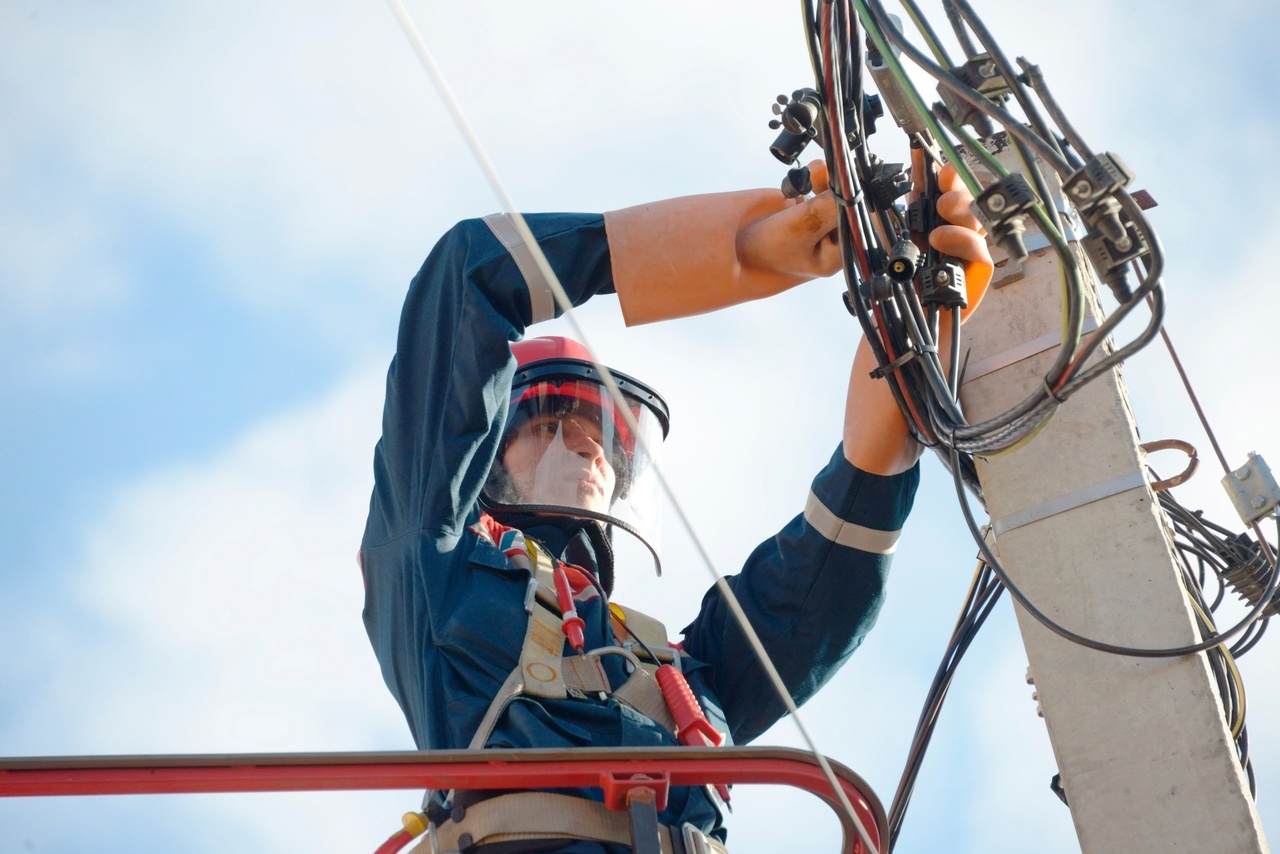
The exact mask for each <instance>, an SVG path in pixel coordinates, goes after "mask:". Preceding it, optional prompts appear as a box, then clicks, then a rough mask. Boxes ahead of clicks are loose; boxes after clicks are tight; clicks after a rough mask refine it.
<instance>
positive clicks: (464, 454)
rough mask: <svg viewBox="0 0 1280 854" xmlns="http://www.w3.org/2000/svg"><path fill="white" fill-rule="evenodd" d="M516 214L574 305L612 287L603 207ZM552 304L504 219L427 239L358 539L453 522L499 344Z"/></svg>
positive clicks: (485, 447) (488, 432) (493, 405)
mask: <svg viewBox="0 0 1280 854" xmlns="http://www.w3.org/2000/svg"><path fill="white" fill-rule="evenodd" d="M526 219H527V220H528V222H529V225H530V228H531V229H532V230H533V233H534V236H535V237H536V238H537V239H538V243H539V245H540V246H541V247H542V249H543V251H544V252H545V253H546V255H547V259H548V260H549V261H550V263H551V267H552V269H553V270H555V272H556V275H557V276H558V277H559V279H560V281H561V283H562V284H563V285H564V287H565V288H566V290H567V291H568V293H569V297H570V299H571V300H572V302H573V303H574V304H575V305H577V304H580V303H582V302H585V301H586V300H587V299H589V298H590V297H591V296H593V295H595V294H597V293H612V292H613V276H612V272H611V269H610V260H609V248H608V243H607V241H606V239H605V231H604V220H603V218H602V217H601V216H599V215H594V214H535V215H530V216H528V217H526ZM490 223H493V224H492V225H491V224H490ZM500 236H501V238H502V239H500ZM504 243H505V244H506V245H504ZM508 246H512V247H513V248H511V249H510V250H509V249H508ZM556 314H558V311H557V310H556V308H555V304H554V301H553V299H552V296H551V291H550V288H549V286H548V285H547V283H546V282H545V281H543V280H542V278H541V276H540V274H539V273H538V272H537V269H536V267H534V265H533V262H532V256H531V255H529V253H528V249H527V247H524V246H522V245H519V237H518V236H517V235H516V234H515V230H514V226H513V225H512V223H511V220H510V219H509V218H507V217H501V216H500V217H486V218H485V219H483V220H479V219H476V220H467V221H464V222H461V223H459V224H458V225H456V226H454V228H453V229H451V230H450V231H449V232H448V233H447V234H445V236H444V237H443V238H441V240H440V242H439V243H437V244H436V246H435V248H434V249H433V250H432V251H431V254H430V255H429V256H428V258H427V260H426V263H424V264H423V266H422V269H421V270H420V271H419V272H418V275H417V276H416V277H415V278H414V279H413V282H412V284H411V285H410V287H409V293H408V296H407V297H406V298H405V304H404V310H403V312H402V314H401V317H400V331H399V335H398V339H397V343H396V355H395V358H394V359H393V360H392V362H391V368H390V370H389V371H388V373H387V394H386V405H385V408H384V410H383V416H382V439H381V440H380V441H379V442H378V446H377V448H376V450H375V452H374V492H373V497H372V500H371V502H370V509H369V521H368V524H367V526H366V528H365V535H364V542H363V548H365V549H368V548H372V547H376V546H378V545H381V544H384V543H386V542H389V541H391V540H393V539H395V538H397V537H400V536H403V535H404V534H406V533H410V532H414V531H418V530H424V529H426V530H432V531H437V532H439V533H440V534H442V535H444V536H445V537H446V538H450V537H456V536H457V535H458V534H459V533H460V532H461V528H462V526H463V525H464V524H465V519H466V516H467V513H468V512H469V511H470V509H471V508H472V507H473V506H474V504H475V502H476V499H477V498H478V497H479V494H480V489H481V487H482V486H483V485H484V481H485V477H486V475H487V474H488V471H489V466H490V464H491V463H492V461H493V457H494V455H495V453H496V452H497V447H498V442H499V440H500V438H501V433H502V429H503V426H504V425H503V421H504V419H505V417H506V409H507V400H508V395H509V390H510V385H511V377H512V375H513V373H514V370H515V360H514V358H513V357H512V356H511V351H510V348H509V343H510V342H512V341H517V340H519V339H520V338H521V337H522V336H523V334H524V331H525V328H526V327H528V326H529V325H531V324H533V323H536V322H538V321H540V320H547V319H550V318H551V317H553V316H555V315H556Z"/></svg>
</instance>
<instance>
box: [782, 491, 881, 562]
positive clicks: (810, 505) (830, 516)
mask: <svg viewBox="0 0 1280 854" xmlns="http://www.w3.org/2000/svg"><path fill="white" fill-rule="evenodd" d="M804 519H805V521H806V522H808V523H809V525H810V527H812V528H813V529H814V530H815V531H817V532H818V533H819V534H821V535H822V536H823V537H825V538H826V539H828V540H830V541H831V542H833V543H835V544H837V545H841V546H847V547H848V548H851V549H858V550H860V551H864V552H870V553H872V554H880V555H888V554H893V552H894V550H895V549H897V548H898V537H899V536H901V535H902V531H901V530H897V531H878V530H876V529H875V528H865V527H863V526H862V525H855V524H854V523H853V522H846V521H845V520H843V519H841V518H840V517H839V516H837V515H836V514H834V513H832V512H831V511H830V510H829V509H827V506H826V505H825V504H823V503H822V501H821V500H820V499H819V498H818V496H817V495H815V494H814V493H813V492H810V493H809V500H808V501H807V502H805V505H804Z"/></svg>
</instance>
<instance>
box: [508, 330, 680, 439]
mask: <svg viewBox="0 0 1280 854" xmlns="http://www.w3.org/2000/svg"><path fill="white" fill-rule="evenodd" d="M511 355H513V356H515V357H516V375H515V377H514V378H513V379H512V380H511V405H512V407H515V406H516V405H517V404H518V403H520V401H522V400H528V399H529V398H531V397H534V396H537V395H541V394H548V393H550V394H559V395H562V396H571V397H576V398H579V399H581V400H583V401H585V402H587V403H589V404H591V405H594V406H597V407H599V406H600V405H601V402H602V400H604V399H605V398H607V397H609V390H608V389H607V388H606V387H605V385H604V383H603V381H602V380H601V379H600V373H599V371H597V370H596V366H595V362H593V361H592V359H591V351H589V350H588V349H587V348H586V347H584V346H582V345H581V344H579V343H578V342H577V341H574V340H573V339H572V338H563V337H560V336H555V335H548V336H544V337H542V338H526V339H525V340H523V341H517V342H516V343H514V344H512V345H511ZM609 373H610V374H612V375H613V378H614V380H615V381H616V382H617V384H618V388H619V389H621V390H622V392H623V394H625V395H626V396H627V399H628V401H629V402H630V403H631V411H632V414H633V415H635V416H637V418H638V417H639V415H640V409H639V407H638V406H637V404H639V405H642V406H644V407H647V408H648V409H649V410H650V411H651V412H652V413H653V415H654V416H655V417H656V418H657V419H658V423H659V424H661V425H662V438H664V439H665V438H666V437H667V431H668V430H670V427H671V421H670V414H669V413H668V411H667V402H666V401H665V400H663V399H662V396H661V395H659V394H658V393H657V392H656V391H654V390H653V389H651V388H650V387H649V386H647V385H645V384H644V383H642V382H640V381H639V380H637V379H634V378H632V377H629V376H627V375H626V374H624V373H622V372H620V371H616V370H614V369H613V368H610V369H609ZM575 378H576V379H577V380H578V381H576V382H574V381H572V380H574V379H575ZM614 421H615V422H616V423H617V425H618V427H619V429H620V431H621V433H622V435H623V437H624V441H627V442H628V443H629V444H631V446H632V448H631V450H634V443H635V439H634V438H633V437H630V436H629V435H628V434H629V433H630V431H629V430H628V429H627V426H626V419H625V418H624V417H623V416H622V414H621V413H619V412H616V411H615V412H614Z"/></svg>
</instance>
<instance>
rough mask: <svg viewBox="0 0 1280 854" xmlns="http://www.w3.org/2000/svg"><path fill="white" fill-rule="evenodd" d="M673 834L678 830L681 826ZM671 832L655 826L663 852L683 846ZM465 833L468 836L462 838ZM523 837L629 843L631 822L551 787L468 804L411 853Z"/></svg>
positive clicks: (678, 852) (721, 851) (712, 844)
mask: <svg viewBox="0 0 1280 854" xmlns="http://www.w3.org/2000/svg"><path fill="white" fill-rule="evenodd" d="M674 833H675V834H679V833H680V831H674ZM693 833H696V834H697V836H698V837H699V839H698V841H699V842H701V843H703V844H705V845H706V848H707V850H708V851H710V852H713V854H727V852H726V850H725V848H724V846H723V845H721V844H720V843H719V842H717V841H716V840H714V839H710V838H708V837H706V836H703V835H702V834H701V833H699V832H697V831H693ZM672 835H673V831H672V829H671V828H669V827H666V826H661V827H659V828H658V838H659V841H660V842H661V845H662V854H682V852H683V851H684V850H685V848H686V846H685V845H684V844H683V841H681V842H680V843H679V847H676V844H673V842H672ZM464 836H468V837H470V839H467V840H464V839H463V837H464ZM677 838H678V837H677ZM523 839H581V840H587V841H592V842H605V843H610V844H614V845H630V844H631V823H630V820H629V819H628V817H627V814H626V813H623V812H612V811H611V810H609V809H608V808H607V807H606V806H605V805H604V804H600V803H596V802H595V801H588V800H584V799H582V798H575V797H571V796H569V795H557V794H553V793H551V792H517V793H515V794H510V795H500V796H498V797H496V798H489V799H488V800H484V801H481V802H479V803H477V804H473V805H471V806H469V807H467V808H466V810H465V813H464V815H463V816H462V819H461V820H460V821H447V822H445V823H444V824H443V825H440V826H438V827H437V826H433V827H432V828H431V830H430V831H428V835H427V838H425V839H423V840H422V841H421V842H419V843H418V845H416V846H415V847H414V848H413V851H412V854H436V852H440V854H445V852H454V851H461V850H462V849H463V848H464V847H468V848H469V847H470V846H472V845H487V844H492V843H495V842H516V841H519V840H523ZM464 842H465V843H466V844H465V845H464V844H463V843H464Z"/></svg>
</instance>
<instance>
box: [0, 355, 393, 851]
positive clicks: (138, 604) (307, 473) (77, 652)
mask: <svg viewBox="0 0 1280 854" xmlns="http://www.w3.org/2000/svg"><path fill="white" fill-rule="evenodd" d="M382 373H383V372H382V369H381V368H380V367H379V368H377V369H371V370H366V371H363V372H360V373H359V374H357V375H355V376H353V377H351V378H349V379H348V380H347V381H346V382H345V383H343V384H342V385H341V386H339V387H338V388H336V389H335V390H333V391H332V393H330V394H329V395H327V396H326V397H325V398H324V399H322V400H320V401H318V402H316V403H315V404H313V405H310V406H308V407H306V408H304V409H301V410H298V411H295V412H292V413H288V414H286V415H283V416H281V417H278V418H276V419H274V420H273V421H271V422H269V423H267V424H264V425H262V426H260V427H259V428H257V429H255V430H253V431H252V432H251V433H249V434H248V435H246V436H245V437H243V438H242V439H241V440H240V441H238V442H236V443H235V444H234V445H233V446H231V447H229V448H227V449H226V450H225V451H224V452H222V453H220V454H219V455H218V456H216V457H215V458H213V459H210V460H208V461H205V462H201V463H198V464H193V465H190V466H187V467H184V468H181V469H177V470H171V471H165V472H160V473H157V474H155V475H153V476H151V477H148V478H146V479H145V480H144V481H143V482H141V483H138V484H135V485H133V486H130V487H128V488H127V489H125V490H123V491H122V492H121V493H120V494H119V495H118V496H117V498H116V499H115V500H114V501H113V502H112V503H111V505H110V506H109V507H108V508H106V509H105V511H104V512H103V514H102V515H101V517H99V518H98V519H96V520H93V522H92V524H91V526H90V529H89V534H88V537H87V543H86V547H85V550H84V551H85V554H84V559H83V564H82V566H81V568H80V569H79V571H78V572H77V573H76V574H75V576H74V577H73V579H72V580H71V581H70V585H71V586H70V591H71V598H70V601H69V602H67V603H66V604H65V605H64V607H63V608H60V609H58V610H57V611H55V612H53V613H51V614H48V615H45V617H44V618H43V619H32V620H31V621H30V624H31V626H30V628H32V629H34V631H35V637H37V638H38V637H41V636H43V637H45V638H46V642H43V643H36V644H35V645H33V646H31V647H27V652H26V653H25V654H24V655H23V656H22V660H15V661H8V660H7V659H9V658H10V657H11V656H13V654H14V653H15V652H16V650H15V649H14V648H12V647H11V648H10V653H9V654H8V655H6V662H5V666H6V669H7V670H12V671H16V672H18V673H19V674H25V677H26V678H27V679H32V677H33V673H34V672H35V671H43V672H44V674H45V677H44V679H43V680H42V683H43V684H40V685H39V687H37V688H36V689H35V690H33V691H31V692H30V693H28V694H26V695H25V696H24V697H23V698H22V704H21V706H20V707H18V708H17V709H14V710H13V711H14V712H16V716H17V719H16V720H14V721H11V722H10V723H9V724H8V726H6V727H5V728H4V729H3V730H2V731H0V741H2V742H3V744H5V745H7V747H6V748H4V750H5V752H7V753H27V754H31V753H35V754H41V753H43V754H58V753H62V754H91V753H160V752H169V753H220V752H253V751H258V752H282V751H311V750H362V749H406V748H411V747H412V742H411V740H410V739H409V737H408V733H407V729H406V727H405V726H404V724H403V721H402V719H401V717H400V713H399V710H398V709H397V708H396V706H395V703H394V702H393V701H392V699H391V697H390V694H389V693H388V692H387V690H386V688H385V687H384V686H383V685H382V682H381V679H380V676H379V672H378V668H377V664H376V662H375V661H374V658H373V654H372V652H371V650H370V648H369V645H368V640H367V639H366V637H365V635H364V631H363V627H362V625H361V622H360V609H361V607H362V602H363V595H362V590H361V582H360V577H359V572H358V570H357V568H356V564H355V559H354V555H355V550H356V549H357V548H358V545H359V540H360V535H361V532H362V520H363V518H364V511H365V509H366V508H367V501H368V494H369V488H370V486H371V481H372V478H371V469H370V459H371V452H372V447H373V442H374V440H375V439H376V437H377V430H378V412H379V409H380V400H381V392H382ZM48 641H52V642H48ZM28 657H29V658H28ZM397 797H398V798H399V803H400V804H401V807H402V808H401V809H400V811H403V809H408V808H411V807H413V806H414V805H415V803H416V796H415V795H413V793H400V794H399V795H398V796H397V795H392V796H376V797H375V796H357V797H355V798H354V799H353V801H354V802H356V803H364V804H366V807H365V808H364V811H363V813H362V814H361V813H360V811H358V810H357V811H356V813H357V814H356V815H355V816H353V815H352V814H351V813H348V812H343V811H339V810H335V809H333V808H332V807H331V806H325V804H326V803H328V804H332V803H333V801H334V797H333V796H331V797H329V798H327V799H321V798H316V797H310V798H308V797H306V796H273V797H269V798H264V799H257V800H255V799H252V798H247V797H241V798H225V797H223V798H206V799H204V800H202V801H199V802H193V801H186V802H180V804H182V803H185V806H184V807H183V808H184V809H191V810H194V811H197V812H201V813H204V814H205V815H206V817H207V816H209V815H217V816H220V818H219V822H229V823H230V824H231V825H232V826H235V827H241V828H243V827H244V826H246V825H247V826H250V827H251V828H252V829H251V831H250V832H251V833H254V834H257V835H258V836H259V837H260V838H261V839H262V845H261V846H254V847H255V850H296V845H297V844H298V839H299V833H300V831H298V830H297V827H298V826H299V824H302V825H307V826H309V829H308V830H307V831H306V833H307V834H309V838H312V839H314V840H315V844H316V845H319V846H320V847H321V848H323V849H324V850H333V851H339V850H350V848H352V847H359V846H360V845H368V843H369V840H370V839H372V838H373V836H372V835H370V834H377V833H384V834H385V833H389V832H390V829H391V828H394V825H395V822H396V816H398V815H399V811H394V812H387V813H386V814H385V815H378V814H376V813H373V812H372V811H371V809H370V808H369V807H368V806H367V805H368V804H379V805H381V807H382V808H383V809H393V810H394V809H395V807H389V806H388V805H389V804H391V803H393V802H394V801H395V799H396V798H397ZM108 814H109V811H108ZM283 815H287V816H289V817H288V818H287V819H285V820H283V821H282V820H281V819H280V817H281V816H283ZM303 816H305V820H303ZM272 828H275V830H272ZM383 828H386V830H385V831H384V830H383ZM30 832H31V833H32V834H34V835H36V836H38V837H39V836H42V835H48V834H49V833H51V832H52V831H50V829H49V828H33V829H31V831H30ZM361 833H363V835H360V834H361ZM273 836H274V837H276V838H274V840H273V839H272V837H273ZM273 846H274V848H273ZM324 846H329V847H328V848H324Z"/></svg>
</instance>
